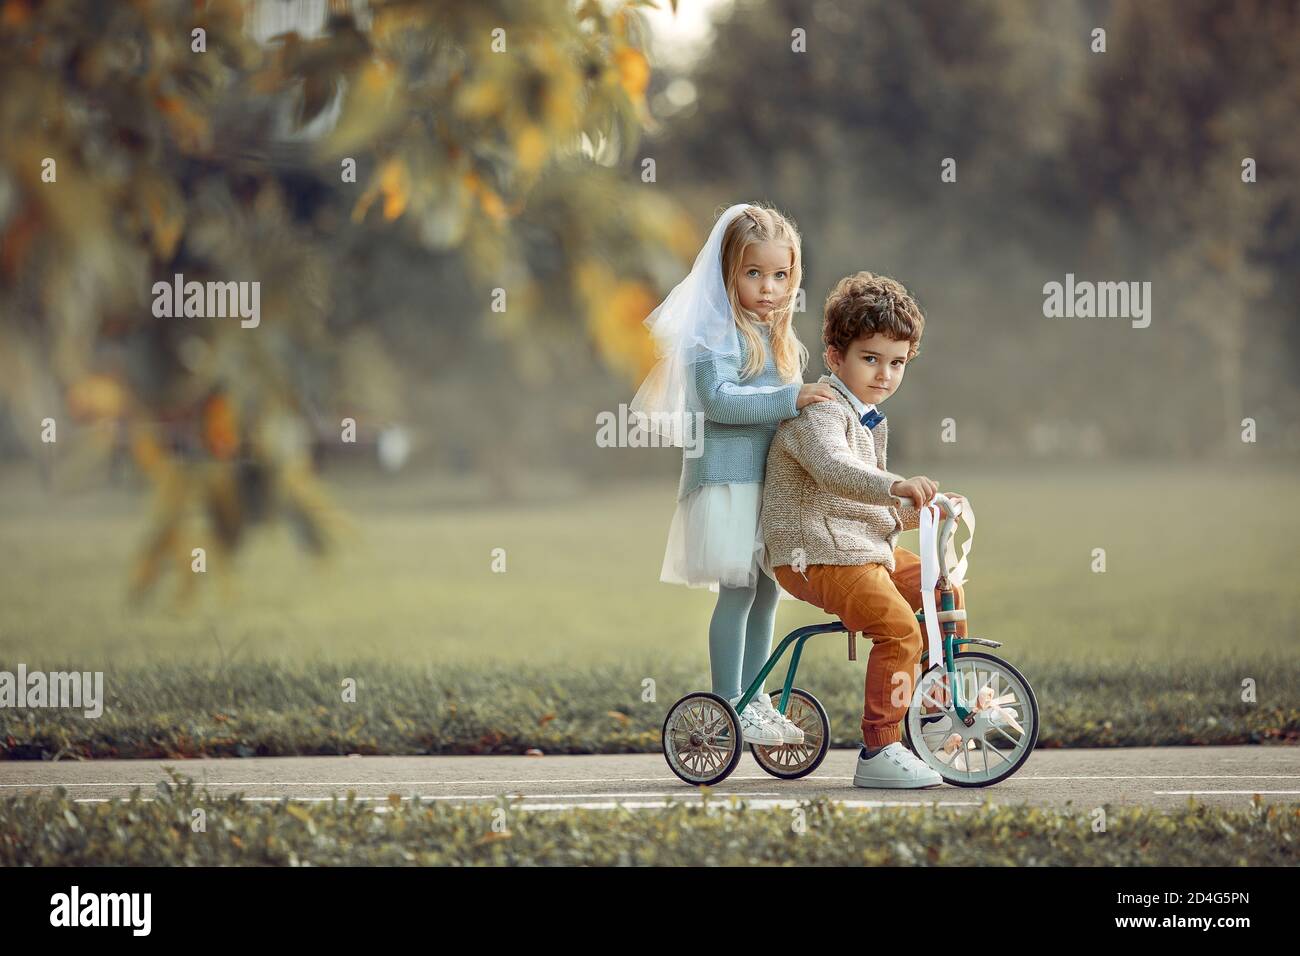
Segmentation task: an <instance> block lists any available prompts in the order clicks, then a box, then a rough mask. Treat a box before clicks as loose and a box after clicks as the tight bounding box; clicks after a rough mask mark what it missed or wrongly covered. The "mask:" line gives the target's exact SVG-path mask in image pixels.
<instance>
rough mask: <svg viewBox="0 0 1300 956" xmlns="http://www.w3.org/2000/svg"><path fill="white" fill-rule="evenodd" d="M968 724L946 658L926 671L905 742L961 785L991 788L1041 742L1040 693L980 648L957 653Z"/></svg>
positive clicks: (907, 720)
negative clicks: (956, 702)
mask: <svg viewBox="0 0 1300 956" xmlns="http://www.w3.org/2000/svg"><path fill="white" fill-rule="evenodd" d="M953 670H954V671H955V676H956V678H957V680H958V682H959V685H960V688H961V695H962V703H963V704H964V705H965V706H966V708H967V709H968V710H969V709H974V711H975V713H974V715H973V716H974V722H973V723H972V724H971V725H970V726H967V725H966V723H965V722H964V721H962V720H959V719H958V718H957V714H956V712H955V711H954V710H953V709H952V706H953V705H952V699H951V695H950V694H948V693H947V691H948V687H947V684H948V681H947V674H946V673H945V672H944V668H943V664H942V662H940V663H939V664H937V665H936V666H934V667H931V668H930V669H929V670H928V671H926V672H925V673H924V674H923V675H922V676H921V680H920V683H919V684H917V687H916V691H915V692H914V693H913V695H912V704H911V706H910V707H908V709H907V716H906V717H905V718H904V719H903V742H904V743H905V744H906V745H907V747H908V748H909V749H910V750H911V751H912V752H913V753H914V754H916V755H917V756H918V757H920V758H921V759H922V760H923V761H925V763H926V766H928V767H930V768H931V769H933V770H935V771H937V772H938V774H939V775H940V776H941V777H943V779H944V782H945V783H950V784H952V785H953V786H957V787H988V786H991V785H992V784H995V783H998V782H1000V781H1002V780H1005V779H1006V778H1007V777H1009V776H1011V775H1012V774H1013V773H1015V772H1016V771H1017V770H1019V769H1020V766H1021V765H1022V764H1023V763H1024V762H1025V761H1026V760H1028V759H1029V754H1030V753H1031V752H1032V751H1033V749H1034V745H1035V744H1036V743H1037V742H1038V698H1036V697H1035V696H1034V689H1033V688H1032V687H1030V686H1029V681H1027V680H1025V678H1024V675H1023V674H1021V673H1020V671H1018V670H1016V669H1015V668H1014V667H1012V666H1011V665H1010V664H1008V663H1007V662H1006V661H1004V660H1002V659H1001V658H999V657H994V656H993V655H992V654H985V653H983V652H980V651H962V652H960V653H957V654H954V655H953Z"/></svg>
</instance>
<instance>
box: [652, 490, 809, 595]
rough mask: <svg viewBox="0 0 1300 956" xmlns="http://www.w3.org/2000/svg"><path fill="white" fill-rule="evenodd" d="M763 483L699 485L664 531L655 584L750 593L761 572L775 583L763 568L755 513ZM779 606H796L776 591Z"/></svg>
mask: <svg viewBox="0 0 1300 956" xmlns="http://www.w3.org/2000/svg"><path fill="white" fill-rule="evenodd" d="M762 504H763V485H762V483H761V482H748V483H745V484H728V485H701V486H700V487H699V488H696V489H695V490H694V491H692V492H691V493H690V494H689V495H687V496H686V497H685V498H683V499H681V500H680V501H679V502H677V510H676V511H675V512H673V520H672V524H671V525H670V526H669V528H668V547H667V548H666V549H665V551H664V566H663V570H661V571H660V572H659V580H660V581H665V582H667V583H668V584H685V585H686V586H687V587H692V588H703V587H707V588H709V589H710V590H713V591H716V590H718V585H719V584H724V585H726V586H727V587H732V588H735V587H750V588H752V587H754V586H755V585H756V584H757V583H758V575H759V573H760V569H762V570H763V571H765V572H766V573H767V575H768V576H769V577H772V579H773V580H775V576H774V575H772V569H771V568H770V567H769V566H768V564H767V548H766V547H764V545H763V529H762V527H761V526H760V525H759V521H758V515H759V509H760V508H761V507H762ZM777 587H778V589H779V590H780V597H781V598H782V599H783V600H791V601H793V600H797V599H796V598H795V597H794V595H792V594H790V593H789V592H787V591H786V590H785V589H783V588H781V587H780V585H777Z"/></svg>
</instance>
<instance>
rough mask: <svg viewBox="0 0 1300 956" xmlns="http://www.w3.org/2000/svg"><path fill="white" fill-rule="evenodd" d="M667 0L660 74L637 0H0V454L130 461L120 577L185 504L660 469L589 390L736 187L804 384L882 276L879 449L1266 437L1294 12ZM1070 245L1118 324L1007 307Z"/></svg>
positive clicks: (1190, 6) (1065, 446)
mask: <svg viewBox="0 0 1300 956" xmlns="http://www.w3.org/2000/svg"><path fill="white" fill-rule="evenodd" d="M700 2H704V0H680V5H681V6H682V7H683V8H685V7H687V6H688V5H690V6H694V5H696V4H697V3H700ZM705 6H706V7H707V9H708V12H709V15H710V17H711V18H712V19H713V20H714V23H713V27H712V31H713V33H712V38H711V39H710V40H709V41H708V42H707V43H706V44H704V46H703V53H702V54H701V55H699V56H697V57H695V58H680V57H669V56H665V57H663V58H662V59H663V62H662V63H660V62H659V59H658V58H656V56H655V49H656V42H655V38H654V35H653V33H652V31H651V30H650V29H649V28H648V26H647V22H646V20H645V19H644V17H643V14H645V13H647V12H649V11H651V10H654V9H658V11H659V15H660V16H670V15H671V13H672V7H671V6H670V4H669V3H668V0H659V2H658V4H657V5H656V4H653V3H650V2H647V0H633V2H622V0H555V2H536V0H492V2H481V3H453V2H395V0H390V2H383V0H369V2H361V0H329V2H326V0H315V2H310V0H287V2H286V0H246V2H245V0H212V2H206V3H192V2H188V0H141V2H135V3H111V4H105V3H93V2H89V0H82V2H44V3H42V2H37V0H0V402H2V403H3V405H2V407H0V452H2V453H3V454H4V456H5V457H6V458H7V459H8V460H10V461H23V462H34V463H35V466H36V467H38V468H41V469H43V470H44V473H45V475H46V477H47V480H48V481H50V482H51V483H52V484H54V485H58V486H60V487H66V486H78V485H80V486H86V485H91V484H95V483H99V482H103V481H106V480H111V479H113V478H114V477H116V478H117V479H118V480H128V481H129V480H135V478H134V476H136V475H137V474H143V475H145V476H147V477H148V479H149V480H150V481H151V483H152V485H153V487H155V488H156V489H157V498H156V506H155V507H156V511H155V515H154V518H153V519H152V522H151V525H150V528H149V530H148V532H147V534H146V541H147V545H146V547H145V548H144V549H143V551H142V554H143V557H142V559H141V562H140V565H139V566H138V567H137V568H136V585H137V588H138V589H139V590H140V591H143V590H144V589H146V588H147V587H148V585H149V584H150V583H151V582H152V581H153V580H154V579H155V578H156V577H157V575H158V574H159V573H161V569H162V568H163V567H164V566H165V565H166V562H167V561H168V560H170V559H171V558H173V557H174V558H175V559H176V560H178V561H184V562H188V560H189V559H188V548H187V547H184V544H185V542H186V541H188V540H190V537H189V535H188V532H186V533H182V529H183V528H185V527H186V522H187V521H190V520H192V519H194V518H195V516H196V515H197V516H199V517H201V518H202V519H203V520H204V521H205V522H206V524H207V527H208V529H209V532H210V534H211V535H212V537H213V542H214V544H215V545H216V546H217V547H218V548H223V549H226V550H233V549H235V548H237V547H238V546H239V545H240V543H241V542H242V540H243V536H244V533H245V530H246V529H247V528H248V527H249V526H251V525H253V524H255V523H257V522H258V521H260V520H263V519H266V518H270V517H273V516H280V517H284V518H286V519H287V520H288V521H289V522H290V523H291V525H292V526H293V527H295V528H296V529H297V530H298V532H299V534H300V537H301V540H302V542H303V543H304V545H306V546H307V547H308V548H309V549H310V550H312V551H313V552H318V553H323V552H324V551H325V550H326V549H327V548H328V545H329V542H330V541H331V540H333V539H334V538H335V537H336V535H337V533H338V532H339V531H340V530H341V528H342V526H343V525H342V519H341V518H340V516H339V515H338V513H337V512H336V511H335V510H334V509H333V508H332V507H331V505H330V504H329V498H328V495H327V494H326V493H325V491H324V489H323V488H322V487H321V486H320V484H319V482H318V478H317V474H318V472H319V469H320V467H321V466H322V465H327V466H330V467H343V466H350V465H351V464H354V463H357V464H359V463H361V462H362V461H364V462H365V463H366V466H367V467H369V468H375V467H377V466H376V464H375V463H376V461H380V462H382V463H383V464H384V466H385V467H388V468H397V467H405V468H407V469H417V470H421V471H422V472H424V473H427V474H428V475H429V476H431V479H432V478H436V479H439V480H441V479H445V478H448V477H449V476H450V477H452V478H459V479H463V481H464V482H466V483H467V484H469V485H472V486H474V488H475V489H476V493H477V494H481V495H482V496H483V497H484V498H485V499H487V500H494V501H500V500H509V499H511V498H517V497H524V496H531V495H535V494H536V493H537V489H538V487H540V486H541V485H542V484H544V483H545V482H546V481H548V480H550V479H551V478H554V479H555V480H557V481H561V482H568V483H569V485H568V487H571V488H572V487H582V483H584V482H586V483H600V482H606V481H609V480H611V479H616V478H630V477H633V476H642V475H646V474H649V475H652V476H660V477H662V478H664V479H665V480H666V481H667V482H668V483H669V484H668V486H671V478H670V477H669V476H672V475H674V474H675V472H676V470H677V469H678V467H679V466H680V458H679V456H678V455H677V454H675V453H672V452H653V451H650V452H647V451H645V450H610V449H599V448H597V447H596V446H595V443H594V434H595V430H596V429H595V416H596V414H597V413H598V412H601V411H613V410H616V409H617V408H618V405H619V403H620V402H626V401H628V400H630V398H631V395H632V394H633V391H634V390H635V386H636V384H637V382H638V381H639V379H640V376H641V375H642V374H643V372H644V371H645V370H646V368H647V367H648V365H649V363H650V361H651V359H652V355H651V353H650V342H649V340H648V338H647V337H646V335H645V333H644V329H643V327H642V321H643V320H644V318H645V317H646V316H647V315H648V313H649V312H650V311H651V310H652V309H653V308H654V306H655V305H656V304H657V303H658V302H659V301H660V300H661V299H662V297H663V296H664V295H665V294H666V293H667V292H668V290H669V289H670V288H671V287H672V286H673V285H674V284H675V283H676V282H677V281H678V280H679V279H680V278H681V276H682V275H684V274H685V272H686V270H687V269H688V268H689V266H690V263H691V260H692V259H693V257H694V255H695V253H696V251H697V250H698V248H699V244H700V242H701V241H702V239H703V237H704V235H705V234H706V233H707V230H708V228H709V226H710V225H711V223H712V221H713V218H714V216H715V215H716V213H717V211H718V210H719V209H720V208H723V207H725V206H726V205H729V204H730V203H732V202H736V201H741V200H746V199H750V200H767V201H770V202H772V203H774V204H776V205H777V206H779V207H780V208H781V209H782V210H784V211H786V212H787V213H789V214H791V215H792V216H793V217H794V218H795V219H796V221H797V222H798V223H799V224H800V226H801V228H802V231H803V234H804V260H805V279H804V289H805V291H806V293H807V311H806V312H805V313H804V314H802V315H801V316H799V317H798V319H797V322H798V330H799V333H800V335H801V337H802V338H803V340H804V341H805V343H806V344H808V345H809V347H810V349H811V351H812V352H813V354H814V361H813V363H812V365H811V367H810V368H809V369H808V373H807V377H808V378H809V379H812V378H815V377H816V375H817V374H819V373H820V372H821V370H822V369H821V365H820V359H819V357H817V356H818V353H819V352H820V348H819V334H820V329H819V322H820V310H821V303H822V301H823V299H824V297H825V294H826V292H827V290H828V289H829V287H830V285H831V284H832V283H833V282H834V281H835V280H836V279H837V278H839V277H840V276H841V275H844V274H846V273H849V272H853V271H857V270H859V269H864V268H865V269H871V270H874V271H879V272H886V273H889V274H892V275H895V276H897V277H898V278H900V279H901V280H903V281H904V282H905V283H907V284H908V285H909V287H911V288H912V289H913V290H914V291H915V293H916V294H917V296H918V298H919V299H920V301H921V303H922V306H923V308H925V310H926V312H927V315H928V317H929V321H930V325H929V327H928V330H927V338H926V340H925V342H924V343H923V345H922V358H921V360H919V361H918V362H917V363H916V365H915V366H914V367H913V370H912V371H911V373H910V376H909V383H908V388H907V389H905V390H904V391H903V392H902V393H900V395H899V396H898V398H897V399H895V401H896V402H898V405H897V406H896V407H894V408H891V412H896V413H897V414H895V419H896V421H897V424H896V428H895V429H894V430H893V431H892V434H894V436H895V441H897V442H898V443H899V447H898V448H897V449H894V450H892V456H893V457H895V458H898V459H899V460H901V461H906V460H916V459H917V458H920V459H921V460H924V461H931V460H933V459H936V458H937V459H953V458H959V457H960V458H963V459H966V460H969V461H972V462H975V461H980V460H983V461H989V462H1009V463H1011V464H1013V465H1014V464H1015V463H1017V462H1025V461H1041V460H1049V459H1053V458H1071V457H1079V456H1084V457H1091V458H1095V459H1097V460H1121V459H1129V458H1147V457H1174V458H1179V457H1181V458H1183V459H1196V458H1201V457H1204V456H1206V455H1215V456H1217V455H1220V454H1222V453H1223V450H1224V449H1237V450H1240V449H1241V448H1242V443H1241V441H1240V440H1239V434H1238V433H1239V431H1240V421H1241V419H1242V418H1243V417H1252V418H1255V419H1256V420H1257V421H1258V423H1259V428H1260V431H1261V435H1262V436H1267V437H1266V438H1264V437H1261V445H1260V448H1259V450H1260V451H1262V452H1265V453H1267V454H1270V455H1281V456H1291V457H1294V456H1295V455H1296V454H1297V452H1300V423H1298V422H1297V415H1296V412H1297V410H1300V390H1298V389H1297V383H1298V382H1300V375H1297V372H1300V331H1297V323H1296V322H1295V321H1294V319H1295V313H1296V309H1295V303H1296V302H1297V300H1298V296H1300V288H1298V287H1297V283H1298V282H1300V279H1298V278H1297V277H1298V276H1300V268H1297V267H1298V266H1300V229H1297V222H1296V218H1297V215H1298V214H1300V196H1298V195H1297V190H1300V140H1297V139H1296V137H1295V136H1294V135H1293V134H1292V132H1291V131H1292V130H1294V129H1295V128H1297V126H1298V125H1300V123H1298V120H1300V71H1297V70H1296V69H1295V68H1294V67H1295V64H1294V57H1295V53H1294V51H1295V50H1297V49H1300V12H1298V5H1297V4H1296V3H1294V2H1290V0H1248V2H1243V3H1238V4H1233V5H1230V6H1228V5H1223V4H1218V3H1213V2H1211V0H1186V2H1175V0H1147V2H1128V0H1125V2H1108V0H1074V2H1069V3H1057V4H1052V5H1050V6H1043V5H1042V4H1039V3H1035V2H1032V0H968V2H963V3H950V2H944V0H916V2H910V3H896V2H887V0H848V2H844V0H734V2H732V0H712V2H708V3H705ZM1098 27H1100V28H1103V29H1105V30H1106V43H1107V45H1106V51H1105V52H1104V53H1094V52H1092V50H1091V44H1092V36H1091V33H1092V31H1093V30H1094V29H1095V28H1098ZM196 30H202V31H203V32H202V44H201V50H200V49H199V48H198V46H197V43H198V41H197V39H196V34H195V32H194V31H196ZM794 31H803V34H802V35H803V37H804V40H805V42H806V52H802V53H797V52H794V51H793V50H792V40H793V32H794ZM659 49H660V52H676V51H665V50H663V48H662V44H660V45H659ZM1246 157H1252V158H1253V159H1254V160H1255V161H1256V163H1257V166H1258V181H1257V182H1255V183H1251V184H1246V183H1243V182H1242V179H1241V163H1242V160H1243V159H1244V158H1246ZM946 158H952V159H954V160H955V161H956V164H957V165H956V169H957V181H956V182H955V183H944V182H942V181H941V179H940V170H941V163H942V161H943V160H944V159H946ZM648 160H653V164H654V169H655V175H654V176H653V177H646V176H644V175H643V173H644V170H645V168H646V166H645V164H646V162H647V161H648ZM47 161H52V162H53V166H52V167H51V166H50V164H49V163H48V162H47ZM353 167H354V168H355V179H353V178H351V177H350V176H349V171H350V170H351V169H352V168H353ZM51 169H53V170H54V171H55V173H56V174H55V175H54V176H53V177H52V178H51V177H50V170H51ZM1067 272H1072V273H1074V274H1075V275H1076V277H1078V278H1080V279H1092V280H1099V281H1151V282H1152V284H1153V297H1154V303H1153V305H1154V315H1153V319H1152V323H1151V326H1150V328H1147V329H1133V328H1131V327H1130V325H1129V323H1128V321H1127V320H1123V319H1092V320H1087V319H1084V320H1050V319H1046V318H1044V317H1043V315H1042V302H1043V294H1042V287H1043V284H1044V283H1045V282H1049V281H1061V280H1063V278H1064V276H1065V273H1067ZM176 273H182V274H183V275H184V276H185V278H186V279H187V280H197V281H208V280H219V281H260V283H261V289H262V314H263V318H262V322H261V325H260V326H259V327H258V328H257V329H244V328H241V327H240V325H239V322H238V320H234V319H225V320H220V319H218V320H213V319H198V318H178V319H156V318H155V317H154V316H153V314H152V311H151V292H150V290H151V286H152V284H153V282H155V281H158V280H169V279H170V278H171V277H172V276H173V275H174V274H176ZM1139 410H1140V414H1139V413H1136V412H1137V411H1139ZM959 413H960V421H959V428H960V431H959V435H960V440H959V441H958V442H957V443H956V444H955V445H951V444H941V443H939V442H938V441H937V439H936V437H935V436H936V434H937V431H938V423H939V422H940V421H941V420H942V419H944V418H945V417H953V416H957V415H958V414H959ZM344 418H352V419H355V420H356V422H357V442H356V444H346V443H343V442H342V441H341V440H340V432H341V425H340V423H341V421H342V420H343V419H344ZM46 419H53V420H54V421H55V422H57V425H58V429H59V432H58V438H59V440H58V442H56V443H54V444H49V443H45V442H42V441H41V436H42V422H43V421H44V420H46Z"/></svg>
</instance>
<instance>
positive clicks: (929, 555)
mask: <svg viewBox="0 0 1300 956" xmlns="http://www.w3.org/2000/svg"><path fill="white" fill-rule="evenodd" d="M941 520H942V512H941V510H940V508H939V506H938V505H935V504H928V505H923V506H922V507H921V523H920V527H919V530H920V532H921V546H920V547H921V606H922V608H923V609H924V611H925V633H926V636H927V637H928V638H929V643H928V646H929V648H930V666H931V667H933V666H935V665H936V664H940V663H942V661H943V631H942V629H941V628H940V626H939V611H938V608H937V607H936V602H935V598H934V589H935V588H936V587H937V586H938V584H939V528H940V526H941ZM957 520H958V522H959V523H961V524H965V525H966V529H967V530H968V531H969V532H970V534H969V536H968V537H967V538H966V540H965V541H963V542H962V546H961V560H960V561H959V560H957V553H956V551H955V550H954V549H953V539H954V538H956V537H957V533H956V530H954V532H953V534H952V537H950V538H949V539H948V545H947V548H946V549H945V553H944V556H943V565H944V567H945V568H946V569H947V574H948V584H949V585H950V586H952V587H956V586H957V585H959V584H964V583H965V581H966V568H967V565H968V558H969V556H970V547H971V544H972V542H974V540H975V511H974V509H972V508H971V506H970V502H969V501H967V500H963V501H962V504H961V510H960V511H959V512H958V514H957Z"/></svg>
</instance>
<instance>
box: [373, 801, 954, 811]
mask: <svg viewBox="0 0 1300 956" xmlns="http://www.w3.org/2000/svg"><path fill="white" fill-rule="evenodd" d="M835 802H836V804H838V805H839V806H841V807H847V808H849V809H854V810H866V809H872V810H874V809H876V808H879V807H978V806H979V804H978V803H974V802H961V803H957V802H947V801H926V802H911V801H907V800H836V801H835ZM801 805H802V803H801V801H799V800H746V801H745V806H746V807H747V808H748V809H750V810H774V809H780V810H793V809H795V808H797V807H799V806H801ZM671 806H674V804H672V803H670V802H668V801H664V800H654V801H649V800H647V801H632V802H628V803H616V802H614V801H607V802H601V803H521V804H520V805H519V806H518V807H516V808H515V809H517V810H666V809H668V808H669V807H671ZM676 806H682V804H676ZM390 809H391V808H390V807H383V806H380V807H375V812H376V813H387V812H388V811H389V810H390ZM709 809H711V810H719V809H721V810H730V809H732V807H731V806H730V805H728V804H718V803H710V804H709Z"/></svg>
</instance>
